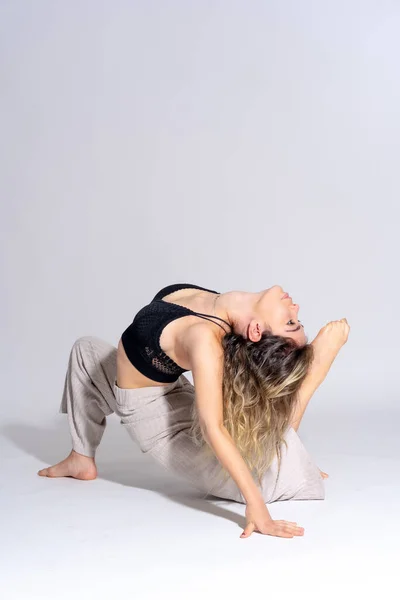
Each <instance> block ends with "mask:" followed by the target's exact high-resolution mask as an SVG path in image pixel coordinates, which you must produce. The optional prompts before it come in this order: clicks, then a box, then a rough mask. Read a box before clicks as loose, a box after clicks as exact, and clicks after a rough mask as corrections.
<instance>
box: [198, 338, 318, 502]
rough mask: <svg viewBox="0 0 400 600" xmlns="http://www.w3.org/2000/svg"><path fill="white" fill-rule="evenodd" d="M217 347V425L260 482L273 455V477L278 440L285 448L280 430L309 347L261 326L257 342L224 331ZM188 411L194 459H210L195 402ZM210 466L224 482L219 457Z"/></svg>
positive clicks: (306, 366)
mask: <svg viewBox="0 0 400 600" xmlns="http://www.w3.org/2000/svg"><path fill="white" fill-rule="evenodd" d="M222 347H223V350H224V370H223V424H224V426H225V427H226V429H227V430H228V432H229V433H230V435H231V437H232V438H233V441H234V442H235V444H236V447H237V448H238V450H239V452H240V453H241V455H242V457H243V459H244V460H245V462H246V464H247V466H248V468H249V469H250V471H251V473H252V475H253V478H254V479H255V480H256V482H257V483H258V485H259V486H260V487H261V482H262V478H263V475H264V473H265V472H266V471H267V470H268V468H269V467H270V466H271V463H272V461H273V460H274V458H275V457H277V458H278V476H279V471H280V466H281V445H282V444H283V443H284V444H285V445H286V447H287V443H286V440H285V439H284V434H285V432H286V430H287V429H288V427H289V426H290V423H291V419H292V417H293V413H294V409H295V407H296V401H297V392H298V390H299V388H300V386H301V384H302V382H303V380H304V379H305V377H306V375H307V372H308V369H309V366H310V364H311V362H312V359H313V356H314V349H313V346H311V345H310V344H306V345H304V346H299V345H298V344H297V343H296V342H295V341H294V340H293V339H292V338H289V337H284V336H279V335H274V334H273V333H272V331H271V330H266V331H264V332H263V334H262V337H261V339H260V340H259V341H258V342H252V341H251V340H249V339H247V338H245V337H243V336H242V335H240V334H237V333H234V332H230V333H227V334H226V335H225V336H224V337H223V338H222ZM191 416H192V424H191V427H190V429H189V435H190V436H191V438H192V440H193V442H194V443H195V445H196V446H198V447H199V448H200V452H199V454H198V457H197V459H198V460H199V461H200V462H201V461H202V460H203V459H204V458H205V457H208V458H210V456H214V458H215V454H214V451H213V450H212V448H211V447H210V446H209V445H208V443H207V442H206V440H205V438H204V436H203V433H202V430H201V426H200V422H199V415H198V412H197V408H196V403H195V402H193V406H192V415H191ZM216 470H217V473H216V479H215V482H216V483H224V481H223V479H224V480H225V481H226V479H228V478H229V476H230V475H229V473H228V472H227V471H226V469H224V467H222V465H221V464H220V463H219V461H218V465H216ZM221 477H222V479H221ZM212 487H214V486H212ZM210 490H211V488H210V489H209V491H208V493H211V491H210Z"/></svg>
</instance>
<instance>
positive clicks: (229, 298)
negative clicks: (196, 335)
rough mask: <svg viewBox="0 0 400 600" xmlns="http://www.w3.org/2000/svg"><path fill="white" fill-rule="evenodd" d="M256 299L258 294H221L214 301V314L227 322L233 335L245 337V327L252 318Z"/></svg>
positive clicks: (237, 292)
mask: <svg viewBox="0 0 400 600" xmlns="http://www.w3.org/2000/svg"><path fill="white" fill-rule="evenodd" d="M257 297H258V294H254V293H252V292H241V291H234V292H226V293H225V294H221V295H220V296H219V297H218V298H217V301H216V305H215V314H216V315H217V316H218V317H222V318H223V319H225V320H226V321H228V323H230V324H231V325H232V327H233V330H234V331H235V333H240V334H241V335H243V336H244V337H247V326H248V323H249V322H250V321H251V319H252V318H253V317H254V305H255V303H256V302H257Z"/></svg>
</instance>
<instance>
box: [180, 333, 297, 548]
mask: <svg viewBox="0 0 400 600" xmlns="http://www.w3.org/2000/svg"><path fill="white" fill-rule="evenodd" d="M186 344H187V346H186V353H187V356H188V357H189V360H190V363H191V370H192V375H193V382H194V387H195V402H196V405H197V410H198V414H199V421H200V425H201V429H202V432H203V435H204V438H205V440H206V441H207V443H208V444H209V445H210V447H211V448H212V449H213V451H214V453H215V455H216V457H217V458H218V460H219V461H220V463H221V464H222V466H223V467H224V468H225V469H226V470H227V471H228V472H229V474H230V475H231V477H232V479H233V480H234V481H235V482H236V484H237V486H238V488H239V489H240V491H241V492H242V494H243V496H244V498H245V500H246V527H245V530H244V532H243V533H242V537H248V536H249V535H250V534H251V533H252V532H253V531H255V530H257V531H260V532H261V533H264V534H268V535H274V536H279V537H293V536H294V535H303V533H304V529H303V528H301V527H297V523H292V522H288V521H274V520H272V518H271V515H270V513H269V511H268V509H267V507H266V505H265V502H264V499H263V497H262V494H261V492H260V490H259V488H258V487H257V486H256V483H255V481H254V479H253V477H252V474H251V472H250V470H249V468H248V466H247V464H246V462H245V461H244V459H243V457H242V455H241V454H240V452H239V450H238V449H237V447H236V445H235V443H234V441H233V439H232V436H231V435H230V434H229V432H228V430H227V429H226V427H225V426H224V424H223V395H222V377H223V349H222V347H221V343H220V341H219V340H218V339H217V338H216V336H215V335H214V334H213V332H212V331H210V330H209V329H208V327H201V326H198V327H193V328H192V330H191V332H190V333H189V335H188V338H187V340H186Z"/></svg>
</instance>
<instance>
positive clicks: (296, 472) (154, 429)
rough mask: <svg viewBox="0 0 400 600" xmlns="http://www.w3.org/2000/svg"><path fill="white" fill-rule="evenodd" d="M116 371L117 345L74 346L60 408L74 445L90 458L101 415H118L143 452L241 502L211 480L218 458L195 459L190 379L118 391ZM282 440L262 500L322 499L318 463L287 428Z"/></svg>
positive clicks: (233, 490)
mask: <svg viewBox="0 0 400 600" xmlns="http://www.w3.org/2000/svg"><path fill="white" fill-rule="evenodd" d="M116 373H117V349H116V348H115V347H114V346H112V345H111V344H109V343H107V342H105V341H103V340H101V339H99V338H97V337H93V336H86V337H81V338H79V339H78V340H77V341H76V342H75V343H74V345H73V347H72V350H71V353H70V357H69V362H68V369H67V373H66V377H65V384H64V391H63V395H62V401H61V405H60V410H59V412H60V413H66V414H67V415H68V421H69V427H70V432H71V437H72V447H73V449H74V450H75V451H76V452H79V453H80V454H84V455H86V456H92V457H93V456H94V455H95V452H96V449H97V447H98V445H99V444H100V441H101V438H102V436H103V433H104V430H105V427H106V416H107V415H110V414H111V413H113V412H115V413H116V414H117V415H118V417H119V418H120V422H121V424H122V425H123V426H124V427H125V429H126V430H127V431H128V433H129V435H130V436H131V437H132V439H133V440H134V441H135V442H136V443H137V444H138V445H139V447H140V449H141V451H142V452H143V453H146V454H150V455H151V456H152V457H154V459H155V460H157V461H158V462H159V463H161V465H163V466H164V467H165V468H166V469H168V470H170V471H171V472H174V473H176V474H177V475H180V476H181V477H183V478H184V479H186V480H188V481H190V482H191V483H192V485H193V486H194V487H196V488H197V489H198V490H201V491H202V492H203V493H205V495H207V494H212V495H214V496H217V497H220V498H226V499H230V500H234V501H236V502H241V503H243V504H245V499H244V497H243V495H242V493H241V492H240V490H239V488H238V486H237V484H236V483H235V481H234V480H233V479H232V478H231V477H230V476H229V478H228V479H227V480H226V479H225V480H223V483H221V482H220V480H219V479H216V480H215V479H214V478H215V477H216V474H217V473H218V471H219V470H220V467H221V465H220V463H219V461H218V459H217V457H216V456H215V455H214V454H212V455H211V456H210V457H208V458H203V456H200V454H199V453H200V448H199V447H198V446H196V445H195V444H194V443H193V441H192V439H191V438H190V436H189V434H188V429H189V427H190V425H191V418H192V417H191V408H192V404H193V402H194V394H195V391H194V386H193V385H192V384H191V383H190V381H189V380H188V379H187V378H186V377H185V376H184V375H181V376H180V377H179V379H178V380H177V381H175V382H173V383H170V384H168V385H166V386H151V387H145V388H135V389H122V388H120V387H118V385H117V383H116ZM285 440H286V442H287V448H286V446H285V445H284V444H282V447H281V450H282V459H281V469H280V472H279V476H278V461H277V458H275V459H274V461H273V463H272V465H271V466H270V468H269V469H268V471H267V472H266V473H265V475H264V477H263V480H262V486H261V488H260V491H261V493H262V495H263V498H264V501H265V503H271V502H276V501H278V500H323V499H324V497H325V491H324V490H325V488H324V480H323V478H322V476H321V474H320V471H319V468H318V467H317V465H316V464H315V463H314V462H313V461H312V459H311V457H310V456H309V454H308V453H307V451H306V449H305V447H304V446H303V444H302V442H301V440H300V438H299V436H298V435H297V433H296V432H295V430H294V429H293V428H292V427H290V428H288V430H287V432H286V434H285ZM199 459H200V460H199ZM228 475H229V474H228ZM215 481H216V484H215ZM213 486H214V487H213ZM210 488H212V489H211V491H210Z"/></svg>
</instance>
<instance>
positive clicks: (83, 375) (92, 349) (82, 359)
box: [59, 336, 117, 457]
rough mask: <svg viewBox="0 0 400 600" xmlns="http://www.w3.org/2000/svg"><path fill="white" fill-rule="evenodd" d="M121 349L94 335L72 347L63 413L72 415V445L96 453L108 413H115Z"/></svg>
mask: <svg viewBox="0 0 400 600" xmlns="http://www.w3.org/2000/svg"><path fill="white" fill-rule="evenodd" d="M116 373H117V348H115V347H114V346H112V345H111V344H109V343H107V342H105V341H103V340H101V339H100V338H97V337H93V336H85V337H81V338H79V339H78V340H76V342H75V343H74V345H73V346H72V349H71V352H70V356H69V361H68V369H67V373H66V376H65V382H64V390H63V395H62V400H61V404H60V409H59V412H60V413H66V414H68V422H69V428H70V433H71V438H72V448H73V449H74V450H75V451H76V452H78V453H79V454H84V455H85V456H92V457H93V456H94V455H95V452H96V449H97V447H98V445H99V444H100V441H101V438H102V436H103V433H104V430H105V427H106V415H110V414H111V413H113V412H115V408H116V405H115V395H114V383H115V380H116Z"/></svg>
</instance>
